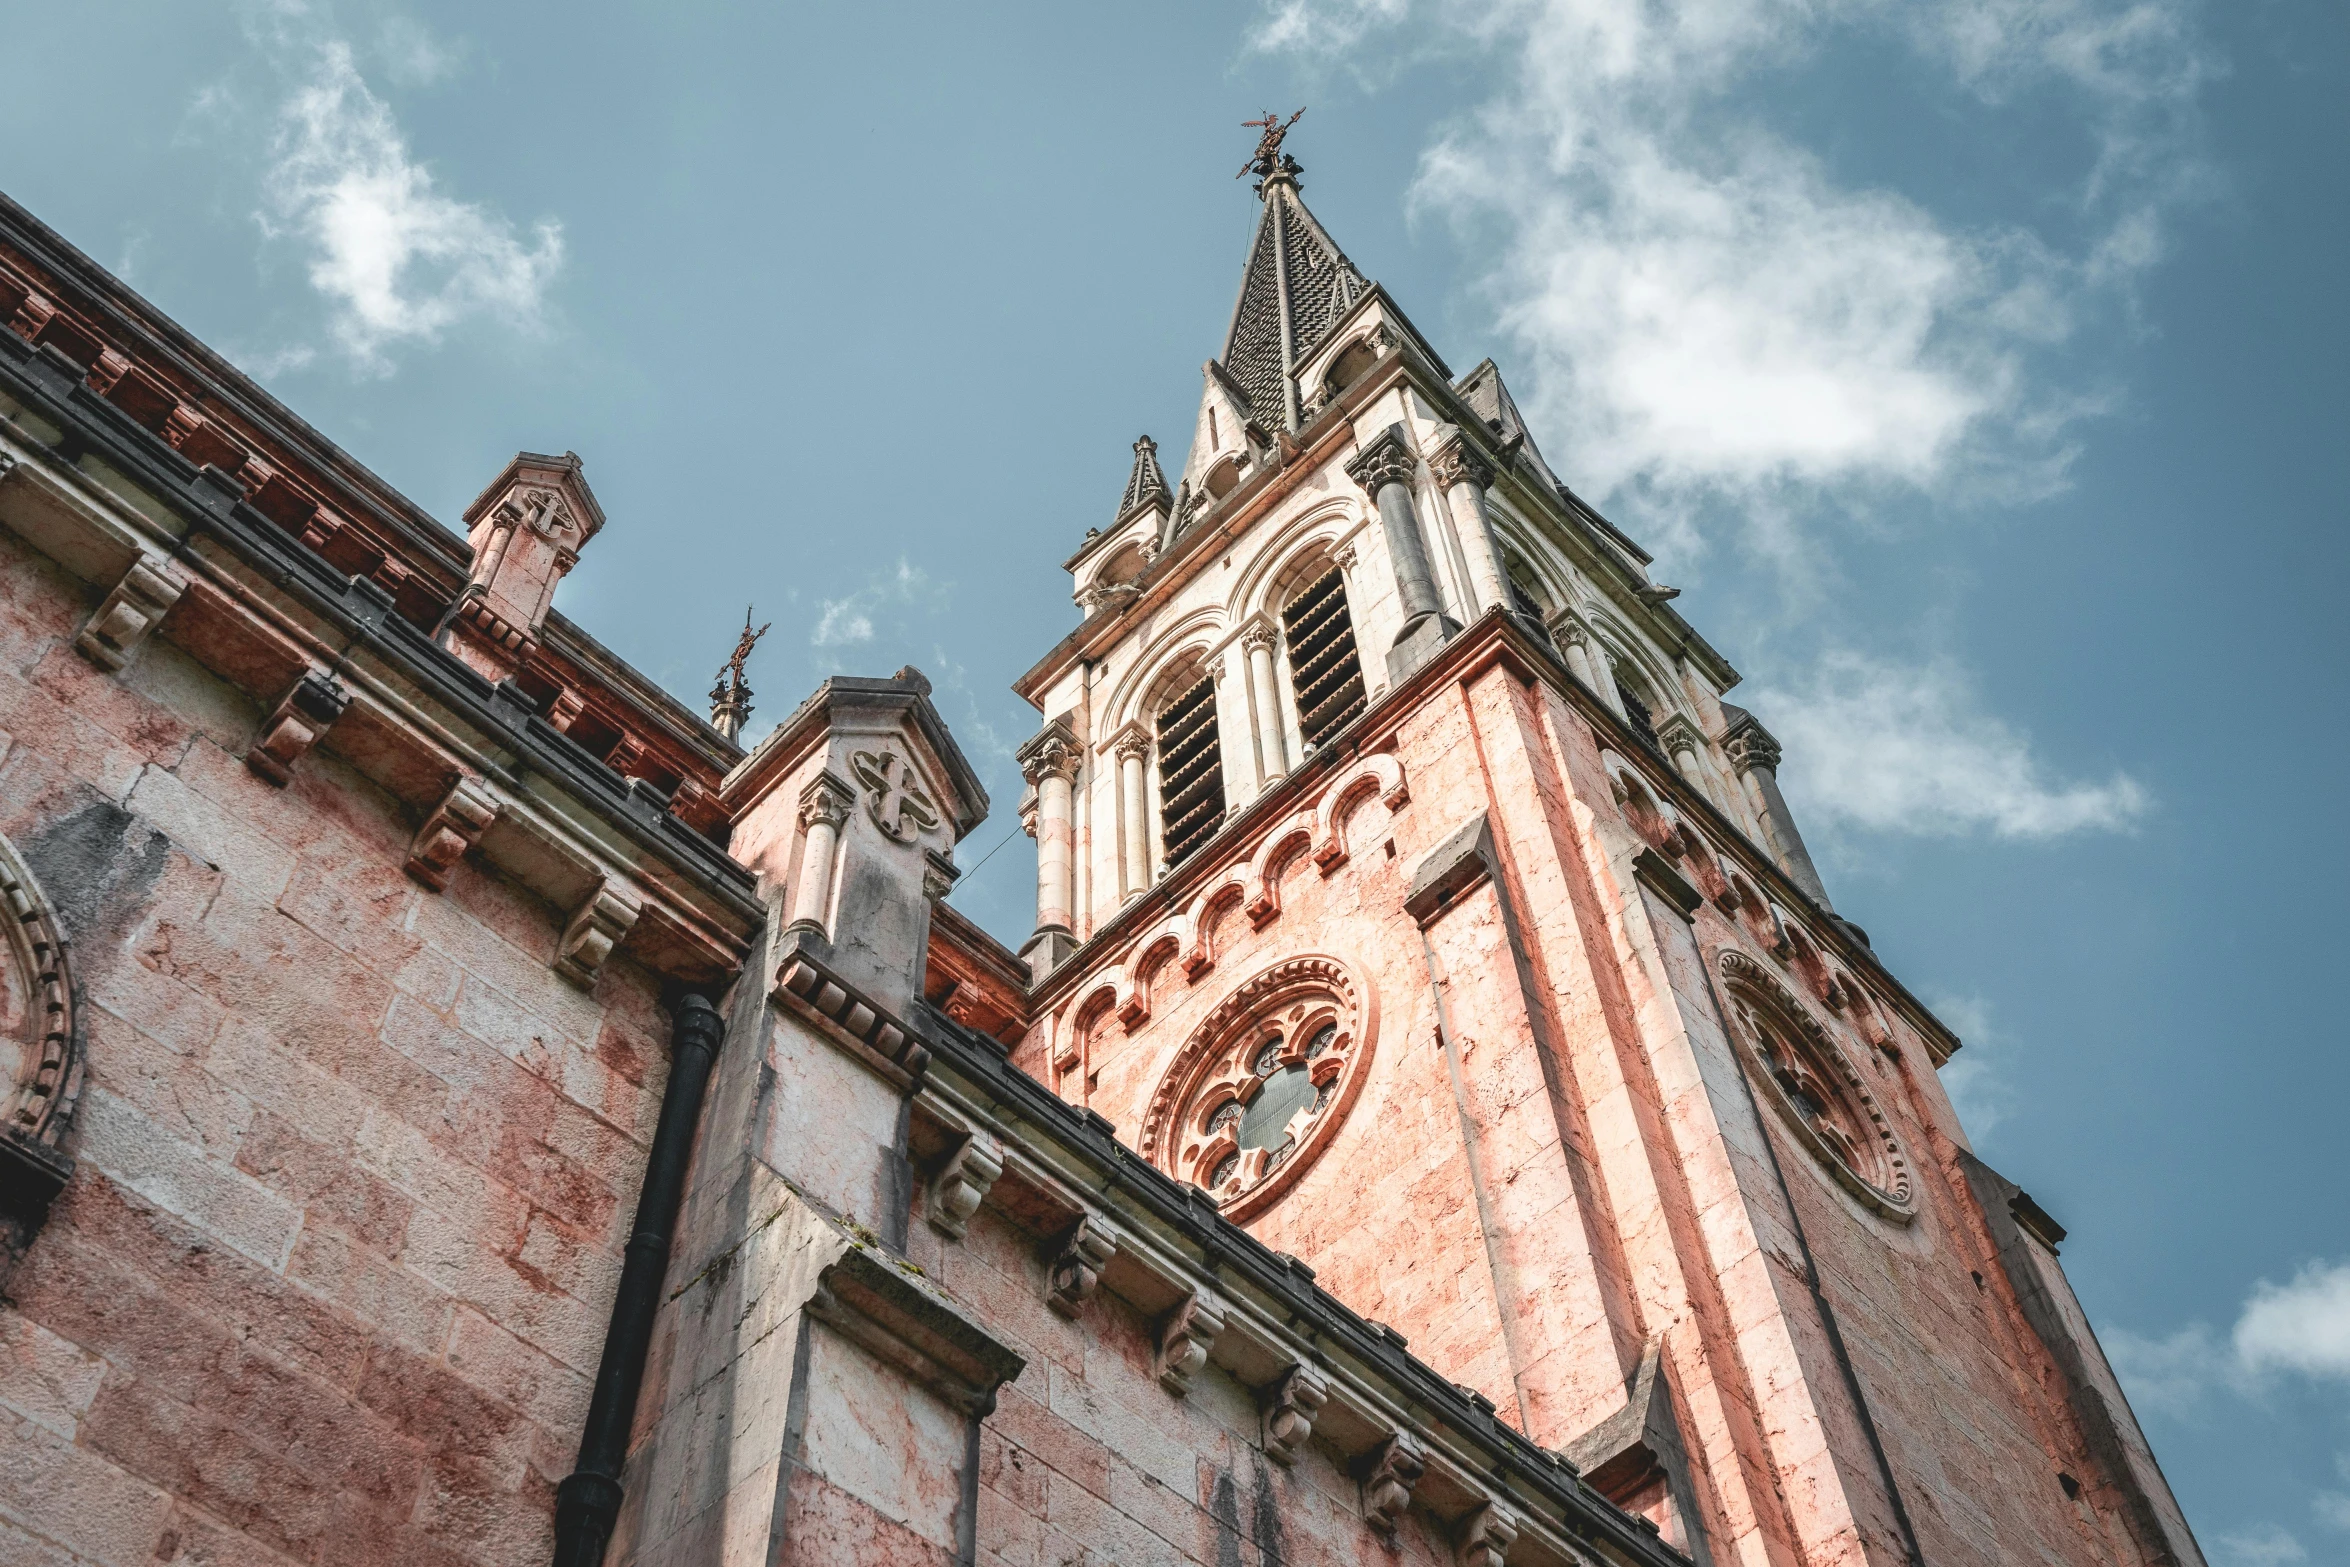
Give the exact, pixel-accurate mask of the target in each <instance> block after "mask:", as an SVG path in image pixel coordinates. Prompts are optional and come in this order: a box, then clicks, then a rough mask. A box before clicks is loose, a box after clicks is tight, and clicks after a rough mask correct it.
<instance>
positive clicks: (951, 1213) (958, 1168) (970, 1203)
mask: <svg viewBox="0 0 2350 1567" xmlns="http://www.w3.org/2000/svg"><path fill="white" fill-rule="evenodd" d="M1003 1173H1004V1150H1003V1146H1002V1144H1000V1143H998V1142H997V1141H996V1140H995V1139H994V1138H993V1137H990V1136H989V1135H988V1134H987V1133H985V1132H977V1131H975V1132H973V1133H972V1134H971V1135H970V1136H968V1137H966V1138H964V1139H963V1146H962V1147H960V1148H958V1149H956V1150H955V1151H954V1153H953V1154H952V1155H950V1156H949V1157H948V1159H947V1162H946V1163H945V1164H944V1165H942V1166H940V1168H939V1172H938V1174H936V1175H934V1176H932V1177H931V1178H930V1201H929V1202H928V1203H927V1204H926V1205H925V1206H924V1209H923V1216H924V1217H925V1218H927V1219H929V1220H930V1227H931V1228H932V1229H934V1230H936V1231H938V1233H939V1234H941V1235H944V1236H945V1237H946V1238H947V1239H948V1240H951V1241H959V1240H961V1239H962V1238H963V1235H964V1232H965V1231H966V1230H968V1229H969V1228H970V1225H971V1215H973V1214H975V1213H977V1212H978V1211H979V1205H980V1204H981V1203H983V1202H985V1201H987V1193H988V1189H989V1188H990V1187H992V1186H994V1185H995V1183H996V1177H997V1176H999V1175H1002V1174H1003Z"/></svg>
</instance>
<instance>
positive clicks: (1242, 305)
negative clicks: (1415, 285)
mask: <svg viewBox="0 0 2350 1567" xmlns="http://www.w3.org/2000/svg"><path fill="white" fill-rule="evenodd" d="M1241 172H1242V173H1244V174H1246V173H1251V172H1254V173H1256V174H1258V175H1259V176H1260V178H1259V180H1258V183H1257V199H1258V200H1260V201H1261V202H1263V203H1264V207H1263V210H1261V211H1260V212H1259V213H1258V214H1257V230H1256V233H1255V234H1254V235H1252V236H1251V237H1250V239H1249V244H1248V267H1247V270H1246V271H1244V272H1243V273H1242V274H1241V279H1240V298H1239V300H1238V302H1236V303H1235V304H1234V305H1233V307H1232V326H1231V329H1230V330H1229V331H1227V332H1226V333H1225V334H1224V352H1223V353H1222V354H1221V355H1220V356H1218V358H1219V362H1220V363H1221V364H1222V365H1223V367H1224V369H1225V371H1226V372H1227V373H1229V374H1230V375H1231V377H1232V379H1233V380H1235V381H1237V382H1238V383H1239V384H1240V386H1241V388H1242V390H1244V391H1245V392H1246V393H1247V394H1248V400H1249V404H1250V412H1251V413H1253V414H1254V415H1255V416H1256V417H1257V419H1258V420H1259V421H1260V422H1261V423H1262V424H1263V425H1264V426H1265V427H1266V428H1267V429H1290V430H1294V429H1296V428H1298V426H1299V425H1300V424H1301V423H1303V418H1302V410H1301V408H1300V406H1299V399H1298V387H1297V366H1298V363H1299V361H1301V360H1303V359H1305V358H1306V357H1307V356H1308V355H1310V354H1311V353H1312V352H1313V350H1314V348H1315V347H1316V346H1317V345H1318V344H1319V343H1320V342H1321V341H1322V338H1323V336H1324V334H1326V333H1327V332H1328V331H1329V330H1330V328H1331V327H1332V326H1334V325H1336V324H1337V322H1338V318H1339V317H1340V316H1342V315H1344V314H1346V312H1347V309H1348V307H1349V306H1351V305H1352V304H1354V302H1355V301H1356V300H1358V299H1360V298H1361V297H1362V296H1363V293H1364V291H1365V290H1366V289H1368V288H1369V287H1370V284H1369V283H1368V282H1367V281H1366V280H1365V279H1364V277H1363V275H1362V274H1361V273H1360V272H1357V271H1356V270H1355V266H1354V263H1353V262H1351V261H1349V260H1347V259H1346V252H1344V251H1342V250H1340V249H1339V248H1338V242H1337V241H1336V240H1333V239H1332V238H1331V237H1330V234H1329V231H1328V230H1326V229H1324V228H1323V227H1322V225H1321V224H1320V223H1318V222H1316V221H1315V220H1314V215H1313V214H1312V213H1311V212H1308V211H1307V210H1306V204H1305V203H1304V201H1302V200H1300V199H1299V197H1298V183H1297V177H1298V175H1299V174H1300V173H1301V172H1302V171H1301V170H1300V169H1299V167H1298V162H1297V160H1296V159H1295V158H1292V157H1290V156H1289V155H1288V154H1287V153H1282V152H1278V151H1275V152H1273V153H1271V154H1267V155H1264V156H1260V157H1259V158H1258V160H1257V161H1256V162H1254V163H1252V164H1251V165H1250V166H1249V167H1248V168H1247V169H1243V170H1242V171H1241Z"/></svg>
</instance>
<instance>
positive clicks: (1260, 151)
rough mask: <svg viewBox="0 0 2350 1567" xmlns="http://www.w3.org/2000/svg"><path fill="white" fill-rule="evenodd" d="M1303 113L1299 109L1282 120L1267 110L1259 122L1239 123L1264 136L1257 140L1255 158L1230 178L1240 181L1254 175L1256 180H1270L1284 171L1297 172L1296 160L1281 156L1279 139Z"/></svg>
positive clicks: (1285, 134)
mask: <svg viewBox="0 0 2350 1567" xmlns="http://www.w3.org/2000/svg"><path fill="white" fill-rule="evenodd" d="M1305 112H1306V111H1305V110H1303V109H1300V110H1298V111H1297V113H1295V114H1293V115H1291V116H1290V117H1289V118H1288V119H1286V120H1284V119H1283V118H1281V116H1280V115H1279V114H1277V113H1276V112H1274V111H1273V110H1271V109H1267V110H1266V111H1265V117H1264V118H1263V119H1261V120H1243V121H1241V122H1240V123H1241V124H1242V125H1245V126H1247V127H1248V128H1249V129H1250V130H1252V131H1262V132H1264V134H1263V135H1262V136H1261V137H1259V138H1258V139H1257V153H1256V156H1255V157H1253V158H1251V159H1249V160H1248V162H1246V163H1244V164H1242V165H1241V167H1240V173H1239V174H1235V175H1233V176H1232V177H1233V178H1234V179H1240V178H1242V177H1243V176H1245V175H1250V174H1254V175H1255V176H1256V177H1257V178H1258V179H1270V178H1271V177H1272V176H1273V175H1275V174H1277V173H1281V172H1283V171H1284V170H1286V172H1288V173H1291V174H1295V173H1296V172H1297V160H1296V159H1295V158H1289V157H1284V156H1283V155H1282V152H1281V139H1282V138H1283V137H1285V136H1287V135H1288V134H1289V128H1290V127H1291V126H1292V125H1295V124H1296V123H1297V122H1298V121H1299V120H1301V119H1303V118H1304V117H1305Z"/></svg>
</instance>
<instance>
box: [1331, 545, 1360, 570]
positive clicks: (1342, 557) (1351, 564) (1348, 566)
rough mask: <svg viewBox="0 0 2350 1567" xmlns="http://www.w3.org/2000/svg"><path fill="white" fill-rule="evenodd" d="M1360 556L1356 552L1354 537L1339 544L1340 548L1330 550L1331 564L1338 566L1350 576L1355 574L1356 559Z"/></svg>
mask: <svg viewBox="0 0 2350 1567" xmlns="http://www.w3.org/2000/svg"><path fill="white" fill-rule="evenodd" d="M1358 558H1359V557H1357V556H1356V554H1355V546H1354V540H1352V539H1349V540H1347V541H1346V542H1345V543H1344V544H1341V545H1339V546H1338V548H1336V549H1334V550H1332V551H1331V552H1330V564H1331V565H1333V566H1336V567H1337V568H1338V569H1339V570H1340V571H1341V572H1343V573H1345V574H1346V575H1347V576H1349V577H1351V576H1353V575H1354V569H1355V561H1356V560H1357V559H1358Z"/></svg>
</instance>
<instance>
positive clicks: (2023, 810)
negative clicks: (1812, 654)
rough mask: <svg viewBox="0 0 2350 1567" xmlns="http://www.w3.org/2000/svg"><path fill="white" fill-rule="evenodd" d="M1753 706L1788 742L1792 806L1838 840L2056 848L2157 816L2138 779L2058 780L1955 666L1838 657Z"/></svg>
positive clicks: (1827, 657) (1761, 694)
mask: <svg viewBox="0 0 2350 1567" xmlns="http://www.w3.org/2000/svg"><path fill="white" fill-rule="evenodd" d="M1753 706H1754V707H1755V709H1756V710H1757V711H1758V712H1759V713H1761V714H1762V715H1763V717H1764V720H1765V722H1767V723H1768V724H1770V726H1771V727H1772V728H1773V729H1774V730H1776V731H1777V732H1778V734H1779V736H1780V738H1781V739H1783V740H1785V741H1786V742H1787V760H1786V764H1785V771H1784V773H1783V775H1782V776H1783V777H1784V779H1785V781H1786V783H1787V787H1788V792H1789V794H1790V795H1792V796H1793V797H1795V799H1796V801H1797V803H1798V804H1799V806H1801V807H1802V808H1803V809H1804V811H1805V813H1806V818H1807V819H1808V820H1818V821H1821V822H1823V823H1825V824H1827V825H1828V826H1830V827H1831V828H1834V827H1838V826H1843V827H1852V828H1859V829H1863V830H1867V831H1874V832H1898V833H1911V834H1921V835H1926V836H1938V837H1949V836H1957V835H1960V834H1966V833H1976V832H1984V833H1989V834H1990V835H1992V836H1994V837H1998V838H2022V839H2031V838H2049V837H2054V836H2057V835H2059V834H2063V833H2070V832H2079V831H2083V830H2086V829H2101V830H2109V831H2110V830H2113V829H2117V828H2124V827H2127V826H2129V825H2131V824H2132V823H2134V822H2136V821H2137V820H2139V819H2140V818H2141V817H2142V816H2143V815H2144V814H2145V812H2146V810H2147V807H2148V803H2149V801H2148V797H2147V794H2146V791H2145V790H2144V789H2143V788H2142V787H2141V786H2140V785H2139V784H2138V783H2137V781H2136V780H2134V779H2132V778H2131V777H2130V776H2129V775H2128V774H2126V773H2118V772H2117V773H2115V774H2113V775H2112V776H2111V777H2109V778H2107V779H2105V780H2103V781H2101V782H2082V781H2078V780H2071V779H2065V778H2061V777H2056V776H2052V775H2051V773H2050V771H2049V769H2048V767H2047V765H2046V764H2045V763H2043V762H2042V761H2041V760H2040V759H2038V758H2037V757H2035V756H2034V755H2033V753H2032V748H2031V743H2030V740H2029V739H2028V737H2027V736H2025V735H2024V734H2023V733H2022V732H2020V731H2019V730H2017V729H2016V728H2015V727H2014V726H2013V725H2011V724H2008V723H2007V722H2005V721H2004V720H2002V719H2000V718H1998V717H1996V716H1995V715H1993V714H1992V713H1990V712H1988V711H1986V710H1985V708H1984V706H1983V704H1982V701H1981V699H1980V697H1979V695H1978V693H1977V692H1976V690H1975V688H1974V685H1973V683H1972V682H1971V681H1970V680H1968V679H1967V677H1966V676H1965V674H1964V673H1963V672H1962V671H1961V670H1959V669H1958V668H1957V667H1956V666H1954V665H1951V664H1948V663H1926V664H1906V663H1899V662H1893V661H1889V660H1884V659H1878V658H1872V657H1869V656H1867V655H1864V654H1860V653H1853V652H1843V651H1838V652H1831V653H1828V654H1826V655H1825V656H1823V657H1822V658H1820V659H1819V660H1818V662H1817V663H1816V664H1814V665H1813V667H1812V668H1811V669H1810V670H1809V671H1808V672H1807V673H1806V674H1804V675H1803V676H1801V677H1799V678H1797V679H1795V680H1792V681H1789V682H1787V683H1785V684H1782V685H1780V686H1778V687H1777V688H1775V689H1773V688H1765V689H1764V690H1762V691H1760V692H1758V693H1757V694H1756V696H1755V698H1754V701H1753Z"/></svg>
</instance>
